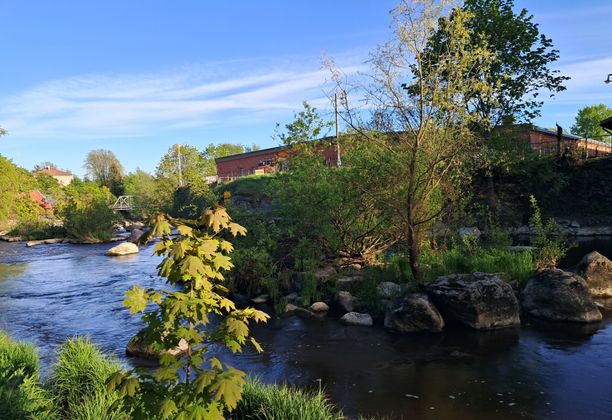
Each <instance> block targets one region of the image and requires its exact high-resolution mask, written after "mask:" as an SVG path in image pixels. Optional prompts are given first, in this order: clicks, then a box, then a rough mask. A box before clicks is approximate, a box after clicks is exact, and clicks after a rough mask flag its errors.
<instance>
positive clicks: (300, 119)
mask: <svg viewBox="0 0 612 420" xmlns="http://www.w3.org/2000/svg"><path fill="white" fill-rule="evenodd" d="M302 106H303V108H304V109H303V110H302V111H300V112H298V113H294V114H293V122H291V123H288V124H285V126H284V129H281V126H280V124H279V123H276V132H275V134H274V135H273V136H272V138H276V139H277V140H279V141H280V142H281V143H282V144H284V145H285V146H295V145H297V144H299V143H304V142H308V141H312V140H317V139H319V138H321V137H323V136H325V135H326V134H327V133H328V132H329V129H330V127H332V126H333V123H332V122H331V121H325V120H323V119H322V118H321V116H320V115H319V112H318V111H317V109H316V108H315V107H314V106H312V105H310V104H309V103H308V102H306V101H304V102H302Z"/></svg>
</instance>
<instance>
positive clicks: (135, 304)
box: [123, 286, 149, 314]
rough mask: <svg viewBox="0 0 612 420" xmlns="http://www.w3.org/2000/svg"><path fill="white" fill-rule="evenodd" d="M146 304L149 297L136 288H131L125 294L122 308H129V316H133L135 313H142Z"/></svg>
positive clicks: (143, 291)
mask: <svg viewBox="0 0 612 420" xmlns="http://www.w3.org/2000/svg"><path fill="white" fill-rule="evenodd" d="M148 302H149V295H148V294H147V292H146V291H145V290H144V289H142V288H140V287H138V286H132V288H131V289H130V290H128V291H126V292H125V299H124V300H123V306H127V307H128V308H130V314H135V313H137V312H144V310H145V309H146V308H147V303H148Z"/></svg>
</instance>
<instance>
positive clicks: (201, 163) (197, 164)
mask: <svg viewBox="0 0 612 420" xmlns="http://www.w3.org/2000/svg"><path fill="white" fill-rule="evenodd" d="M205 174H206V161H205V160H204V157H203V156H202V154H201V153H200V152H199V151H198V149H196V148H195V147H193V146H189V145H182V144H175V145H173V146H172V147H170V149H168V152H166V154H165V155H164V156H163V157H162V158H161V160H160V161H159V164H158V165H157V169H156V173H155V175H156V176H157V178H158V179H159V180H165V181H166V182H167V183H168V184H169V185H171V186H172V188H174V189H176V188H178V187H183V186H187V185H189V186H191V187H192V188H195V189H204V188H206V184H205V181H204V175H205Z"/></svg>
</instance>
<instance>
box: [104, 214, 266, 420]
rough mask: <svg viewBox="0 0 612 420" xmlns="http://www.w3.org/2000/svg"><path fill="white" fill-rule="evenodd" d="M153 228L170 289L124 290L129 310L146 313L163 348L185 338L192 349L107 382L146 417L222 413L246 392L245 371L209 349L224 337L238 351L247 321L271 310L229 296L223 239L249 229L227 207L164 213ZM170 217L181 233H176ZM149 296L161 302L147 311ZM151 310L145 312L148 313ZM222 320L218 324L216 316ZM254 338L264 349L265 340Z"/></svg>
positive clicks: (150, 333)
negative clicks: (182, 215)
mask: <svg viewBox="0 0 612 420" xmlns="http://www.w3.org/2000/svg"><path fill="white" fill-rule="evenodd" d="M154 222H155V224H154V226H153V228H152V230H151V231H150V232H149V233H148V234H147V235H148V239H152V238H159V239H160V241H159V242H158V243H157V245H156V247H155V254H156V255H160V256H163V257H164V258H163V260H162V262H161V263H160V264H159V266H158V268H159V275H160V276H161V277H164V278H166V279H167V283H168V284H169V285H170V286H171V290H154V289H147V290H145V289H142V288H140V287H138V286H134V287H133V288H132V289H130V290H129V291H127V292H126V299H125V301H124V304H125V305H126V306H128V307H129V308H130V312H131V313H137V312H142V313H143V314H144V315H143V320H144V321H145V322H146V324H147V327H146V328H145V335H146V336H147V337H148V338H147V341H149V342H152V343H153V345H154V347H155V348H156V350H160V351H161V352H162V353H163V351H164V350H170V349H173V348H175V347H176V346H177V344H178V343H179V341H180V340H181V339H183V340H185V342H186V343H187V348H188V350H187V356H186V357H179V356H173V355H172V354H170V353H167V352H166V353H164V354H162V356H161V358H160V363H161V367H160V368H159V369H158V370H157V371H156V372H151V371H148V370H138V369H137V370H134V371H132V372H129V373H127V374H126V373H123V372H118V373H116V374H115V375H114V376H113V378H112V379H111V381H110V382H109V387H110V388H112V389H118V390H119V392H120V395H121V396H122V397H128V398H127V399H126V404H128V405H129V406H130V407H131V408H132V409H133V410H134V411H135V413H136V416H137V417H142V418H148V417H151V416H153V415H159V416H161V417H162V418H169V417H172V418H177V419H187V418H218V419H222V418H224V417H223V416H224V413H225V412H230V411H232V410H233V409H234V408H235V407H236V404H237V402H238V401H239V400H240V396H241V394H242V386H243V385H244V382H245V380H244V376H245V373H244V372H241V371H239V370H237V369H235V368H233V367H231V366H229V365H227V364H225V365H224V364H222V363H221V361H220V360H219V359H217V358H216V357H212V356H210V357H209V356H208V355H207V352H208V346H209V345H210V344H211V343H213V342H221V343H223V344H224V345H225V346H226V347H227V348H228V349H230V350H231V351H232V352H239V351H241V350H242V347H243V346H244V345H245V344H246V342H247V339H249V328H248V322H249V321H250V320H254V321H255V322H264V321H266V320H267V319H268V315H266V314H265V313H263V312H261V311H257V310H254V309H252V308H246V309H243V310H238V309H236V308H235V306H234V303H233V302H232V301H231V300H229V299H227V298H226V297H224V294H225V293H227V291H228V290H227V288H226V287H225V286H224V284H223V282H224V279H225V277H224V275H223V272H224V271H228V270H230V269H231V268H232V267H233V264H232V263H231V259H230V257H229V254H230V253H231V252H232V250H233V245H232V244H231V243H230V242H229V241H227V240H226V239H225V237H226V236H227V235H229V234H231V235H232V236H236V235H245V234H246V230H245V229H244V228H243V227H242V226H240V225H238V224H237V223H234V222H232V220H231V218H230V217H229V215H228V214H227V212H226V210H225V209H224V208H221V207H217V208H215V209H207V210H206V211H204V212H203V213H202V215H201V216H200V218H198V219H197V220H187V219H175V218H171V217H169V216H166V215H163V214H159V215H157V216H156V217H155V220H154ZM170 224H172V225H174V226H176V228H177V229H178V231H179V233H180V234H181V236H180V237H176V238H174V239H173V238H171V237H170V234H171V230H170ZM149 303H151V304H154V305H155V306H156V307H155V308H154V309H152V310H150V311H146V309H147V307H148V305H149ZM145 311H146V312H145ZM213 317H214V318H217V319H218V323H217V324H216V325H212V324H211V321H212V319H213ZM250 342H251V343H252V344H253V345H254V346H255V348H256V349H257V350H258V351H261V347H260V346H259V344H258V343H257V342H256V341H255V340H254V339H253V338H252V337H251V338H250Z"/></svg>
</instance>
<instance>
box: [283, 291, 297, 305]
mask: <svg viewBox="0 0 612 420" xmlns="http://www.w3.org/2000/svg"><path fill="white" fill-rule="evenodd" d="M299 297H300V296H299V295H298V294H297V293H296V292H292V293H289V294H288V295H285V296H283V299H285V300H286V301H287V302H289V303H295V302H296V301H297V300H298V298H299Z"/></svg>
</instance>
